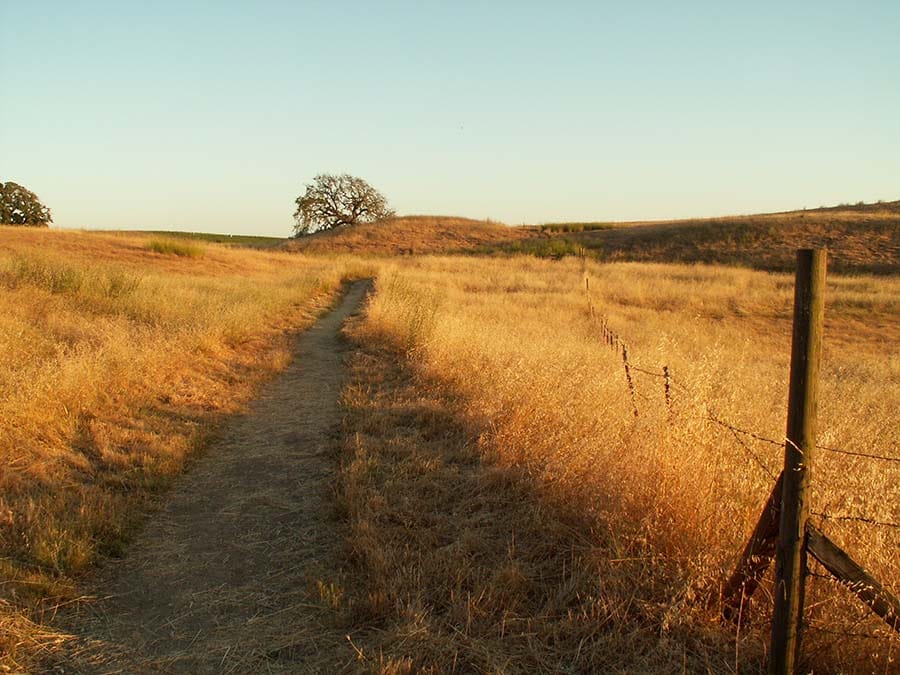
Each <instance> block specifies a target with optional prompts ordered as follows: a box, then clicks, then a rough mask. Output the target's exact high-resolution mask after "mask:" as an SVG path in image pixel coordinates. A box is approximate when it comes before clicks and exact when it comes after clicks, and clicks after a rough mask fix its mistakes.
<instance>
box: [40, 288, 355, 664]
mask: <svg viewBox="0 0 900 675" xmlns="http://www.w3.org/2000/svg"><path fill="white" fill-rule="evenodd" d="M367 288H368V283H367V282H357V283H355V284H354V285H353V286H351V287H350V289H349V292H348V293H347V294H346V295H345V297H344V298H343V300H342V302H341V303H340V305H339V306H338V307H337V308H336V309H334V310H333V311H332V312H331V313H330V314H328V315H327V316H325V317H324V318H322V319H321V320H319V322H318V323H316V324H315V326H313V327H312V328H311V329H310V330H308V331H307V332H305V333H303V334H302V335H300V336H299V337H298V341H297V346H296V353H295V358H294V359H293V362H292V365H290V366H289V367H288V368H287V370H286V371H284V372H283V373H282V374H280V375H279V376H278V378H277V379H276V380H274V381H272V382H271V383H269V384H268V385H267V386H266V387H265V388H264V390H263V391H262V392H261V396H260V397H259V398H258V399H257V400H256V401H254V402H253V403H252V404H251V405H250V406H249V409H248V411H247V412H246V413H245V414H243V415H240V416H236V417H234V418H231V419H230V420H229V421H228V422H227V423H226V425H225V426H224V428H223V429H221V430H220V431H219V433H218V434H217V437H218V439H219V440H217V441H216V443H215V444H214V446H213V447H210V448H209V449H208V450H207V451H206V453H205V454H204V456H203V457H202V458H201V459H200V460H199V461H198V462H197V463H196V464H195V465H194V466H193V467H192V468H191V469H190V471H189V472H188V473H187V474H185V475H184V476H183V477H182V478H181V479H180V481H179V483H178V484H177V485H176V486H175V487H174V489H173V490H172V492H171V493H170V495H169V496H168V498H167V501H166V504H165V506H164V507H163V508H162V510H161V511H160V512H159V513H157V514H154V516H153V518H152V521H151V522H149V523H148V524H147V526H146V527H145V528H144V530H143V531H142V533H141V534H140V535H139V537H138V539H137V540H136V541H135V542H134V543H133V544H132V545H131V547H130V548H129V550H128V552H127V554H126V556H125V558H123V559H122V560H119V561H115V562H110V563H108V564H107V565H105V566H104V567H103V568H102V569H101V570H100V571H99V572H98V573H97V575H96V577H95V578H94V579H93V580H92V582H91V584H90V585H91V586H92V589H88V591H89V592H90V591H91V590H93V595H95V596H97V597H98V598H99V599H98V600H97V601H95V602H89V603H85V604H81V605H79V606H77V607H76V608H74V609H73V610H71V611H70V612H69V613H67V614H66V615H61V616H60V617H59V623H60V624H61V626H62V628H63V629H65V630H66V631H68V632H69V633H71V634H72V635H73V636H74V638H73V639H72V640H71V641H70V642H69V643H68V647H67V649H66V650H65V653H64V654H60V655H57V656H56V657H55V658H54V663H52V664H47V665H48V669H49V670H50V671H51V672H65V673H81V672H86V673H117V672H125V673H142V672H165V673H228V672H239V673H248V672H254V673H256V672H262V673H265V672H335V671H340V670H344V669H346V668H347V667H348V666H349V665H350V664H351V663H352V662H353V660H354V653H353V651H352V648H351V646H350V645H349V644H348V643H347V641H346V640H345V639H343V636H342V634H341V633H340V631H339V630H337V626H336V625H334V621H333V612H330V610H329V607H328V605H329V603H330V602H332V601H334V600H335V595H336V594H339V592H340V591H339V590H338V591H335V589H334V588H333V587H331V586H330V585H329V583H328V582H327V581H326V582H323V581H322V580H324V579H329V578H334V575H333V570H334V564H335V560H336V554H337V548H338V546H339V539H338V536H337V533H336V530H335V515H334V507H333V505H332V504H333V500H332V499H331V495H330V480H331V478H332V477H333V475H334V470H335V461H336V460H335V450H334V447H335V442H334V441H335V435H336V434H337V432H338V425H339V423H340V417H341V411H340V405H339V397H340V392H341V388H342V385H343V381H344V377H345V370H346V369H345V365H344V358H345V352H346V350H347V349H348V347H347V345H346V344H345V343H344V340H343V338H342V336H341V333H340V330H341V326H342V324H343V323H344V321H345V319H346V318H347V317H348V316H350V315H351V314H352V313H353V312H354V311H356V310H357V309H358V308H359V306H360V304H361V302H362V299H363V296H364V294H365V292H366V290H367Z"/></svg>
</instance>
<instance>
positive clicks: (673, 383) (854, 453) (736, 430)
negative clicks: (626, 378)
mask: <svg viewBox="0 0 900 675" xmlns="http://www.w3.org/2000/svg"><path fill="white" fill-rule="evenodd" d="M586 293H587V295H588V302H589V304H590V307H591V309H594V305H593V300H592V299H591V298H590V292H589V290H587V288H586ZM591 316H592V318H594V320H595V321H601V322H602V323H603V325H604V326H605V330H606V331H607V332H608V333H609V334H611V335H615V336H616V337H617V341H621V337H620V336H618V334H617V333H615V332H614V331H611V330H610V329H609V328H608V325H609V322H608V320H607V319H606V318H605V317H603V316H602V315H597V314H595V313H593V312H592V314H591ZM606 344H607V345H609V342H607V343H606ZM614 350H615V351H618V349H617V348H615V347H614ZM629 369H630V370H631V371H634V372H636V373H641V374H643V375H648V376H650V377H655V378H660V379H667V381H668V384H669V386H670V387H672V388H675V389H679V390H681V391H683V392H686V393H688V394H693V393H694V391H693V390H692V389H691V388H690V387H689V386H687V385H685V384H683V383H682V382H681V381H680V380H676V379H675V378H674V377H672V376H671V374H670V375H669V376H668V377H667V376H666V375H665V374H664V373H662V372H659V371H660V370H662V368H660V369H658V370H652V369H649V368H645V367H644V366H639V365H635V364H634V363H632V362H629ZM642 398H644V400H649V399H647V398H646V397H642ZM707 419H708V420H709V421H711V422H713V423H715V424H718V425H720V426H722V427H724V428H727V429H728V430H730V431H731V432H732V434H733V435H734V436H735V438H737V435H738V434H741V435H744V436H749V437H750V438H753V439H755V440H758V441H760V442H763V443H768V444H770V445H776V446H779V447H783V446H784V445H785V444H786V443H789V440H788V439H787V438H782V439H780V440H776V439H774V438H768V437H766V436H763V435H762V434H759V433H757V432H755V431H751V430H749V429H742V428H740V427H738V426H735V425H733V424H730V423H729V422H726V421H725V420H723V419H721V418H720V417H718V416H717V415H715V414H714V413H709V415H708V416H707ZM738 440H739V439H738ZM816 448H817V449H819V450H825V451H826V452H832V453H836V454H840V455H846V456H850V457H860V458H863V459H871V460H877V461H883V462H895V463H897V464H900V457H892V456H890V455H882V454H876V453H869V452H862V451H860V450H847V449H845V448H835V447H832V446H828V445H819V444H818V443H817V444H816ZM754 458H755V460H756V461H757V463H760V460H759V459H758V458H756V457H755V455H754ZM767 473H770V472H768V469H767ZM863 522H865V521H863ZM891 525H893V524H891ZM889 526H890V525H889Z"/></svg>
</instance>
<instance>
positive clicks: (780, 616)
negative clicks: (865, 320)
mask: <svg viewBox="0 0 900 675" xmlns="http://www.w3.org/2000/svg"><path fill="white" fill-rule="evenodd" d="M825 259H826V252H825V251H824V250H812V249H801V250H799V251H797V276H796V281H795V286H794V329H793V337H792V340H791V381H790V390H789V393H788V419H787V442H786V443H785V447H784V474H783V481H782V482H783V486H782V493H781V518H780V523H779V530H778V531H779V541H778V548H777V551H776V557H775V562H776V566H775V613H774V615H773V617H772V642H771V654H770V657H769V672H770V673H773V674H777V675H789V674H793V673H794V672H795V668H796V664H797V657H798V655H799V649H800V633H801V624H802V621H803V592H804V584H803V582H804V575H805V573H806V520H807V516H808V514H809V497H808V487H809V482H810V471H811V467H812V460H813V453H814V451H815V447H816V443H815V439H816V402H817V396H818V388H819V387H818V385H819V362H820V359H821V353H822V323H823V317H824V309H825Z"/></svg>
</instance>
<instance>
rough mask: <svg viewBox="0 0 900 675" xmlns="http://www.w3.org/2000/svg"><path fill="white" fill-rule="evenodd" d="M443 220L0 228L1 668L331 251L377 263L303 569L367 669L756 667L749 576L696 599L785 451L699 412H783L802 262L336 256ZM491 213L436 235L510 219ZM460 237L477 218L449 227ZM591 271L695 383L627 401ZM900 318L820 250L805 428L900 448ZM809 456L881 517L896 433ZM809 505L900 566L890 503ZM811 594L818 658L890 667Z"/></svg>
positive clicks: (894, 482) (119, 543)
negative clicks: (392, 224)
mask: <svg viewBox="0 0 900 675" xmlns="http://www.w3.org/2000/svg"><path fill="white" fill-rule="evenodd" d="M401 220H403V219H401ZM440 220H442V219H432V220H431V221H424V220H420V221H416V220H414V219H406V220H403V222H402V226H403V227H404V228H406V229H405V230H404V231H403V232H394V231H393V230H390V231H388V232H387V234H386V235H385V237H386V238H387V239H388V240H389V241H388V242H387V243H384V244H383V245H382V244H378V243H377V242H376V243H375V244H372V243H371V242H370V243H369V244H366V239H367V238H369V237H370V236H371V237H374V236H375V235H369V234H366V233H365V232H364V231H362V230H361V231H360V232H359V233H357V234H354V235H353V236H352V237H350V239H351V240H352V241H354V242H356V243H354V244H353V245H352V246H349V245H348V246H346V247H345V246H344V245H343V244H341V246H339V247H337V248H334V247H332V246H331V245H330V244H329V245H323V248H322V249H321V250H320V251H319V253H320V254H319V255H312V254H308V253H302V254H301V253H297V252H274V251H269V250H267V251H256V250H247V249H237V248H227V247H224V246H220V245H217V244H212V243H209V244H205V243H203V242H196V241H191V242H188V243H185V242H182V241H180V240H178V239H173V238H166V237H162V236H160V235H139V234H137V233H133V234H127V233H120V234H115V235H114V234H101V233H83V232H60V231H55V230H39V231H38V230H26V229H24V228H0V393H2V397H0V420H2V422H0V467H2V472H0V577H2V582H0V666H6V667H7V668H11V669H16V668H17V667H21V666H22V664H27V663H29V659H32V658H34V657H35V655H39V653H40V652H41V650H44V649H52V648H53V644H54V641H55V640H57V639H58V636H56V635H54V634H53V632H52V631H51V630H50V629H49V628H48V627H47V625H46V621H47V620H48V619H49V618H51V615H52V612H53V608H54V607H55V606H57V605H59V603H61V602H67V601H70V600H71V599H72V598H73V597H75V596H77V594H78V576H79V574H81V573H82V572H83V571H85V570H86V569H89V568H90V567H91V566H92V565H93V564H94V563H95V562H96V561H97V560H99V559H100V558H102V557H104V556H108V555H121V554H122V553H123V552H124V550H125V549H126V547H127V543H128V541H129V539H130V537H131V535H132V533H133V532H134V530H135V529H136V528H137V527H139V525H140V522H141V519H142V518H143V517H145V516H146V514H147V513H148V510H150V509H152V506H153V503H154V501H155V500H158V499H159V498H160V496H161V495H162V494H163V492H164V490H165V487H166V485H167V484H168V483H169V482H170V481H171V479H172V478H173V477H174V476H176V475H177V474H179V473H180V472H182V471H183V470H184V468H185V467H186V465H187V463H188V462H189V460H190V458H191V456H192V455H193V454H195V453H196V452H197V451H198V450H200V449H202V447H203V446H204V445H205V444H206V442H207V441H208V439H209V437H210V434H211V430H212V428H213V425H214V423H215V421H216V420H217V419H220V418H221V416H222V415H227V414H231V413H234V412H235V411H237V410H239V409H240V407H241V405H242V404H243V403H244V402H246V401H247V400H249V398H250V397H251V396H252V395H253V392H254V390H255V388H256V387H257V385H258V384H259V383H260V382H261V381H262V380H263V379H264V378H266V377H269V376H271V375H272V374H274V373H275V372H277V371H278V370H279V369H281V368H283V366H284V365H285V363H286V359H287V358H288V354H289V350H288V344H289V342H288V335H289V334H290V333H291V332H292V331H296V330H298V329H301V328H303V327H305V326H308V325H309V324H310V323H311V322H312V321H313V319H314V317H315V315H316V314H317V313H318V312H320V311H321V310H322V309H323V308H325V307H326V306H328V304H329V303H330V302H331V301H332V300H333V299H334V297H335V296H336V294H337V292H338V288H339V286H340V282H341V280H342V279H345V278H355V277H360V276H375V277H376V293H375V295H374V296H373V298H372V299H371V301H370V304H369V305H368V307H367V310H366V312H365V313H364V315H363V316H362V317H361V318H360V319H358V320H356V321H355V322H354V323H353V324H352V325H350V326H349V327H348V329H347V332H348V335H349V336H350V337H351V339H352V340H353V341H354V342H355V344H356V345H357V350H356V352H355V354H354V355H353V357H352V359H351V362H350V369H351V380H350V382H349V384H348V385H347V388H346V390H345V393H344V405H345V409H346V415H345V422H344V431H345V432H346V433H345V434H344V439H343V441H342V442H343V450H342V456H341V465H340V469H339V473H338V478H337V482H336V485H335V490H336V495H337V500H336V503H337V504H336V505H337V507H338V508H339V509H340V512H341V513H342V514H343V516H344V519H345V522H346V531H344V532H340V533H336V536H339V537H341V538H343V539H344V540H345V542H346V546H345V549H346V556H345V557H346V560H345V561H343V563H342V564H343V569H342V571H341V572H340V573H336V578H335V579H333V580H324V582H328V583H327V584H325V585H323V587H326V586H327V587H328V588H332V589H334V588H338V590H337V591H335V592H333V593H331V595H330V596H329V598H330V599H328V603H329V604H334V605H335V607H337V608H338V609H340V612H341V615H340V617H339V618H337V619H336V620H338V621H339V622H341V625H342V626H344V627H345V629H346V631H347V634H348V635H351V636H352V637H353V642H352V644H353V646H354V649H358V650H359V653H360V663H361V668H362V669H363V670H367V671H374V672H385V673H391V672H397V673H399V672H418V671H430V672H443V671H446V670H452V669H458V670H477V671H481V672H496V673H500V672H534V671H540V670H543V671H548V670H568V671H573V672H587V671H598V670H599V671H604V670H605V671H619V672H622V671H629V672H633V671H638V672H682V671H687V672H696V671H708V672H735V671H740V672H758V671H760V670H761V669H763V667H764V663H765V649H766V643H767V640H768V623H767V619H768V615H769V611H770V610H769V606H770V603H769V602H768V601H767V600H766V595H765V593H766V592H767V590H768V588H767V587H764V588H763V589H762V591H761V592H760V591H758V593H760V595H759V598H758V600H757V601H756V602H754V604H753V606H752V608H749V609H748V611H747V617H746V618H745V620H744V621H742V625H741V626H740V628H738V629H736V628H735V627H734V626H731V625H730V624H726V623H723V622H721V621H720V620H718V618H717V617H718V607H717V606H716V598H717V589H718V588H719V586H720V584H721V583H722V582H723V581H724V579H725V578H726V576H727V574H728V573H729V571H730V569H731V567H732V566H733V564H734V563H735V561H736V559H737V556H738V554H739V552H740V550H741V548H742V546H743V543H744V541H745V539H746V537H747V535H748V534H749V532H750V530H751V529H752V527H753V525H754V523H755V520H756V518H757V517H758V515H759V511H760V509H761V507H762V504H763V502H764V501H765V499H766V497H767V495H768V492H769V490H770V489H771V485H772V479H771V477H770V475H771V474H774V473H777V471H778V469H779V468H780V463H781V456H782V455H781V451H780V449H779V448H777V447H773V446H770V445H768V444H766V443H761V442H758V441H754V440H753V439H752V438H747V437H743V441H744V443H746V445H747V447H743V446H742V445H741V443H739V442H738V441H737V440H736V438H735V437H734V436H733V435H732V434H731V433H730V432H728V431H727V430H726V429H724V428H722V427H720V426H717V425H716V424H714V423H712V422H710V420H709V416H710V414H711V413H712V414H715V415H716V416H718V417H720V418H722V419H725V420H728V421H729V422H731V423H733V424H734V425H736V426H738V427H741V428H744V429H750V430H753V431H755V432H758V433H759V434H761V435H764V436H766V437H769V438H774V439H779V438H781V437H782V436H783V434H784V427H785V413H786V400H787V374H788V360H789V352H790V316H791V301H792V288H793V279H792V277H791V276H790V275H788V274H775V273H768V272H763V271H754V270H750V269H742V268H737V267H725V266H711V265H679V264H660V263H647V262H643V263H632V262H627V263H626V262H615V263H608V264H607V263H601V262H597V261H588V262H587V263H586V268H583V267H582V265H583V263H582V261H580V260H578V259H576V258H566V259H564V260H562V261H554V260H549V259H537V258H534V257H531V256H484V257H479V256H439V255H433V256H420V255H415V256H409V255H399V256H398V255H395V256H394V257H384V256H379V257H375V258H360V257H349V256H342V255H336V253H339V252H341V251H350V252H353V253H361V252H365V251H366V250H367V246H370V247H371V248H372V249H373V250H374V251H375V252H378V253H381V254H391V253H393V254H399V253H403V252H404V251H402V250H398V246H400V243H402V242H403V241H405V239H404V238H405V237H407V236H408V232H407V231H408V230H410V229H412V230H416V231H417V232H418V233H419V235H418V236H419V237H421V240H422V241H431V242H436V244H435V245H436V246H437V245H439V244H440V242H441V236H443V235H441V234H440V232H442V231H443V230H440V231H439V232H437V233H433V232H432V233H430V232H429V231H428V227H429V226H431V225H434V226H435V227H439V228H442V227H444V225H441V224H440V223H438V222H437V221H440ZM444 220H446V219H444ZM464 225H465V223H464V222H462V220H460V222H458V223H455V225H454V226H455V227H460V228H462V227H464ZM373 227H374V226H373ZM493 227H495V228H500V227H501V226H496V225H494V226H493ZM338 234H341V235H342V236H345V237H346V236H349V235H346V233H332V236H334V237H336V236H337V235H338ZM507 234H508V232H505V231H503V230H500V229H498V231H497V232H494V231H493V230H492V232H491V233H490V234H489V235H486V237H485V236H481V235H478V234H471V235H465V234H460V236H459V238H458V239H457V238H454V239H451V242H450V244H449V245H448V246H449V248H450V249H452V250H456V249H458V248H466V247H469V248H472V247H475V248H480V247H482V246H485V245H490V242H493V244H494V245H500V244H505V243H508V242H509V241H512V240H514V239H516V238H517V237H521V236H526V235H520V234H519V233H515V234H513V235H511V237H510V238H509V239H507ZM317 236H318V235H317ZM410 236H411V235H410ZM466 236H470V237H471V242H474V243H471V245H470V244H466V245H465V246H462V245H458V243H459V241H462V240H465V241H469V240H468V239H465V237H466ZM527 236H529V237H530V236H532V235H531V234H529V235H527ZM357 238H358V239H359V240H358V241H357ZM322 239H323V238H322V237H320V240H322ZM416 241H418V240H416ZM411 248H412V249H413V252H414V253H417V254H418V253H421V252H422V250H421V249H420V248H419V247H418V246H417V245H416V244H415V243H414V244H413V245H412V246H411ZM313 249H315V247H311V248H310V250H313ZM426 250H427V249H426ZM406 252H408V251H406ZM729 262H733V261H730V260H729ZM585 274H587V276H588V277H589V279H590V292H591V295H592V299H593V303H594V305H595V307H596V308H597V310H598V311H599V312H600V313H602V314H603V315H604V316H605V317H606V318H607V319H608V320H609V322H610V326H611V327H612V328H613V329H614V330H615V331H616V332H618V333H619V334H620V335H621V336H622V337H623V338H624V339H625V340H626V341H627V342H628V345H629V352H630V355H631V359H632V361H633V363H634V365H636V366H639V367H641V368H643V369H646V370H649V371H653V372H658V371H659V369H660V368H661V367H662V366H663V365H667V366H668V367H669V368H670V369H671V371H672V373H673V376H674V378H675V381H676V382H677V383H679V385H680V387H683V388H676V390H675V391H674V394H673V396H674V399H673V413H672V414H671V415H670V414H669V412H668V411H667V409H666V406H665V403H664V396H663V389H662V382H661V380H660V379H659V378H657V377H653V376H650V375H645V374H643V373H636V374H635V378H636V387H637V404H638V407H639V411H640V414H639V416H638V417H637V418H635V417H634V415H633V412H632V408H631V405H632V404H631V399H630V397H629V393H628V389H627V386H626V382H625V377H624V373H623V368H622V362H621V358H620V357H619V356H618V355H616V354H614V353H613V352H611V351H610V350H609V349H607V348H606V347H605V346H604V345H603V343H602V342H601V341H600V339H599V337H598V331H597V326H596V324H595V323H592V321H591V319H590V316H589V314H588V299H587V297H586V293H585V284H584V276H585ZM898 318H900V279H898V277H897V276H896V274H894V275H888V276H880V277H873V276H864V275H855V276H839V275H832V276H831V277H830V281H829V290H828V297H827V301H826V344H825V358H824V372H823V384H822V391H821V402H820V408H819V410H820V425H819V427H820V431H819V437H820V440H821V443H822V444H823V445H827V446H831V447H835V448H846V449H849V450H855V451H861V452H866V453H873V454H879V455H889V456H894V457H897V456H900V448H898V446H897V443H896V439H895V438H894V435H895V431H896V428H897V404H898V401H900V351H898V347H897V345H898V344H900V321H898ZM754 457H758V458H759V460H760V461H761V463H762V465H763V466H762V467H760V466H759V465H758V464H757V460H756V459H754ZM813 483H814V502H813V510H814V511H820V512H826V513H830V514H834V515H863V516H866V517H868V518H871V519H874V520H878V521H884V522H893V523H898V522H900V493H898V487H897V486H898V485H900V465H898V464H897V463H896V462H881V463H877V462H873V461H871V460H865V459H861V458H853V457H848V456H844V455H837V454H833V453H826V452H824V451H823V452H821V453H820V454H819V456H818V457H817V460H816V466H815V467H814V469H813ZM815 520H816V522H817V524H819V525H820V526H821V528H822V529H823V530H824V531H825V532H826V533H827V534H828V535H829V536H830V537H832V538H833V539H834V540H835V541H836V542H837V543H839V544H841V545H842V546H844V547H845V548H846V549H847V550H848V551H849V552H851V553H852V555H854V557H856V558H857V559H858V560H859V561H860V562H861V563H863V564H864V565H865V566H866V567H867V569H869V570H870V571H871V572H872V573H873V574H874V575H875V576H876V577H877V578H879V579H880V580H881V581H882V582H884V583H885V584H886V585H888V586H889V587H890V588H891V589H892V590H893V591H894V592H895V593H896V592H898V591H900V560H898V558H897V550H900V530H898V529H897V528H890V527H884V526H875V525H872V524H868V523H863V522H858V521H847V522H844V521H824V522H822V520H821V518H818V517H817V518H816V519H815ZM814 571H818V572H821V570H818V569H815V570H814ZM333 584H337V586H334V585H333ZM338 596H340V597H343V598H344V600H342V601H337V600H334V598H335V597H338ZM325 599H326V598H323V600H325ZM332 601H333V602H332ZM342 602H343V603H344V605H343V606H341V603H342ZM807 607H808V612H807V617H808V620H809V623H810V628H809V630H808V631H807V634H806V636H805V637H804V659H805V663H806V664H807V665H808V666H809V667H810V668H815V670H816V671H817V672H888V671H892V670H894V669H896V667H897V658H898V654H900V640H898V638H897V637H892V636H891V634H890V633H889V632H888V631H887V630H886V627H885V626H884V625H883V624H879V621H878V620H876V619H872V618H871V617H870V615H869V614H868V613H867V611H866V610H865V609H864V608H861V606H860V605H859V603H858V602H857V601H855V599H853V598H851V597H850V596H849V594H848V593H847V592H846V591H844V590H843V589H841V588H839V587H837V586H836V585H835V584H833V583H832V582H829V581H827V580H824V579H820V578H818V577H815V578H813V579H812V580H811V586H810V590H809V596H808V600H807ZM873 636H874V637H873Z"/></svg>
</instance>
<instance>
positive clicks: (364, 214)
mask: <svg viewBox="0 0 900 675" xmlns="http://www.w3.org/2000/svg"><path fill="white" fill-rule="evenodd" d="M295 203H296V204H297V210H296V211H295V212H294V221H295V222H294V235H295V236H300V235H304V234H311V233H313V232H317V231H319V230H329V229H332V228H335V227H340V226H342V225H357V224H359V223H371V222H374V221H376V220H381V219H382V218H388V217H390V216H393V215H394V212H393V211H392V210H391V209H390V208H388V204H387V200H386V199H385V198H384V196H383V195H382V194H381V193H380V192H378V190H376V189H375V188H373V187H372V186H371V185H369V184H368V183H367V182H366V181H364V180H363V179H362V178H356V177H355V176H349V175H347V174H341V175H340V176H335V175H332V174H325V173H323V174H319V175H318V176H316V177H315V179H314V180H313V182H312V184H311V185H307V186H306V192H305V193H304V194H303V195H301V196H300V197H297V199H296V202H295Z"/></svg>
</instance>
